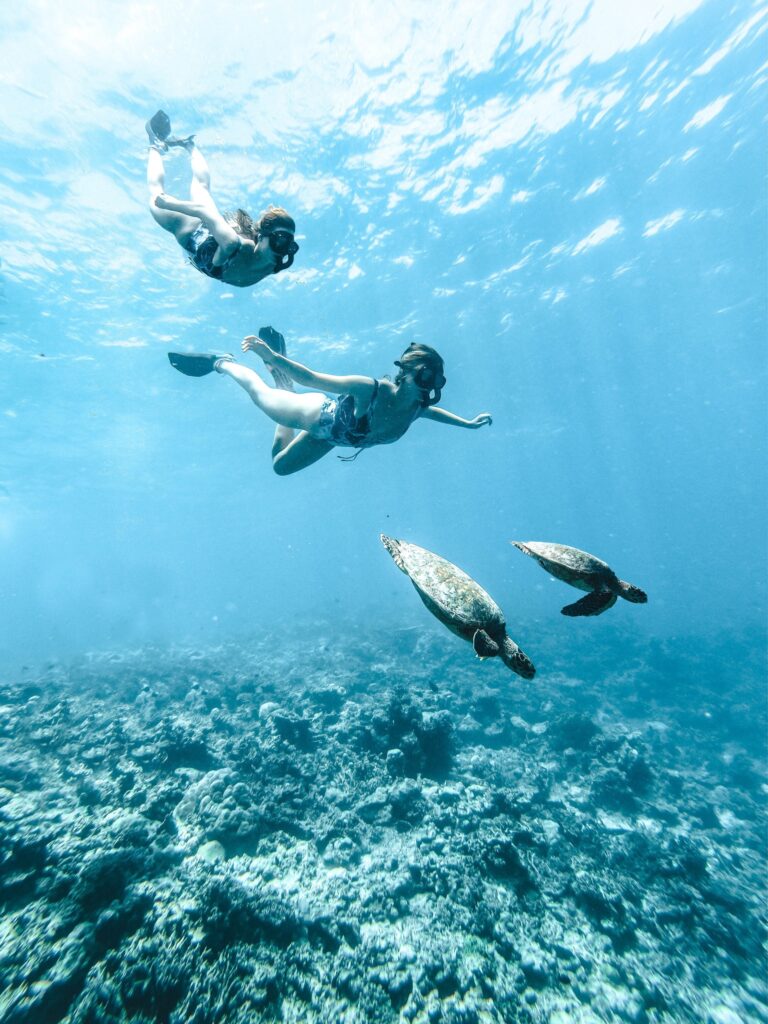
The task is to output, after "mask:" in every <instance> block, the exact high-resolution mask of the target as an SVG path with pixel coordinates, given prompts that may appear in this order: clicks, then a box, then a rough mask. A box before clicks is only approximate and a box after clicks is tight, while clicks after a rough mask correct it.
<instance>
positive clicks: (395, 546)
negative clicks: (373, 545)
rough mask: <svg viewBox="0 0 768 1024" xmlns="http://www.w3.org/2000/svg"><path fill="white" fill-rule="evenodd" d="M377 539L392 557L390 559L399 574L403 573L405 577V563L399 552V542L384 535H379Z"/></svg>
mask: <svg viewBox="0 0 768 1024" xmlns="http://www.w3.org/2000/svg"><path fill="white" fill-rule="evenodd" d="M379 539H380V540H381V543H382V544H383V545H384V547H385V548H386V549H387V551H388V552H389V553H390V555H392V559H393V561H394V563H395V565H396V566H397V568H398V569H399V570H400V572H404V573H405V574H406V576H407V575H408V570H407V569H406V567H405V562H404V561H403V556H402V554H401V552H400V541H399V540H395V538H394V537H388V536H387V535H386V534H385V533H380V534H379Z"/></svg>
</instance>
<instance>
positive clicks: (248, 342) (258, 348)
mask: <svg viewBox="0 0 768 1024" xmlns="http://www.w3.org/2000/svg"><path fill="white" fill-rule="evenodd" d="M240 348H241V349H242V350H243V352H255V353H256V355H257V356H258V357H259V358H260V359H263V360H264V362H265V363H266V364H267V366H272V365H273V363H274V362H275V352H274V351H273V349H271V348H270V347H269V345H268V344H267V343H266V341H262V340H261V338H257V337H256V335H255V334H249V335H248V336H247V337H245V338H243V340H242V341H241V342H240Z"/></svg>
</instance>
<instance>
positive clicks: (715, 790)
mask: <svg viewBox="0 0 768 1024" xmlns="http://www.w3.org/2000/svg"><path fill="white" fill-rule="evenodd" d="M304 637H305V638H304V639H302V640H301V641H299V640H296V639H295V638H292V639H291V638H288V637H285V638H282V639H281V642H280V643H279V644H277V643H275V644H268V643H267V642H266V641H261V642H256V641H254V642H253V643H252V644H244V643H243V644H235V643H231V644H227V645H222V646H220V647H217V648H212V649H209V650H199V649H193V648H188V649H184V648H177V649H174V650H165V649H151V648H148V649H144V650H140V651H134V652H130V653H128V652H112V653H109V654H100V655H96V654H94V655H90V656H88V657H86V658H83V659H82V660H80V661H79V662H78V663H77V664H73V665H69V666H63V665H52V666H49V667H48V668H46V669H44V670H41V671H40V672H38V673H27V674H26V676H25V678H24V679H23V680H21V681H18V682H14V681H6V682H5V683H4V684H3V685H2V686H1V687H0V705H1V707H0V901H1V902H2V910H1V911H0V913H1V916H0V1019H1V1020H2V1021H3V1024H40V1022H49V1021H50V1022H55V1021H63V1022H67V1024H97V1022H98V1024H104V1022H115V1024H118V1022H128V1021H135V1022H137V1024H138V1022H142V1024H145V1022H149V1021H162V1022H167V1024H187V1022H189V1024H214V1022H215V1024H222V1022H226V1024H229V1022H232V1024H241V1022H242V1024H244V1022H246V1021H247V1022H249V1024H253V1022H261V1021H263V1022H271V1021H286V1022H297V1024H298V1022H302V1024H310V1022H318V1024H319V1022H331V1021H332V1022H340V1024H363V1022H372V1024H387V1022H393V1024H394V1022H399V1021H409V1022H413V1024H437V1022H440V1024H480V1022H483V1024H490V1022H494V1024H496V1022H542V1024H543V1022H545V1021H547V1022H553V1024H558V1022H559V1024H565V1022H568V1021H578V1022H584V1024H588V1022H599V1021H616V1022H619V1021H622V1022H623V1021H637V1022H656V1021H658V1022H668V1024H673V1022H679V1021H682V1020H701V1021H708V1022H711V1024H739V1022H744V1024H746V1022H751V1021H768V1008H767V1000H768V988H767V987H766V984H765V980H764V974H763V970H762V967H763V964H764V960H763V957H764V937H765V916H766V915H765V907H764V904H763V902H762V899H761V890H762V885H763V881H764V869H765V847H764V836H763V834H762V832H761V825H760V820H761V815H763V816H764V814H765V803H766V795H767V794H768V787H766V785H765V771H764V769H765V766H764V761H763V758H764V753H765V751H764V740H763V733H762V730H763V729H764V728H765V723H764V720H763V719H762V717H761V715H762V713H763V712H764V708H763V702H762V698H761V694H760V686H761V683H760V678H759V673H758V672H756V673H754V674H751V673H750V672H747V671H745V673H744V674H743V677H742V678H741V679H739V680H737V681H735V682H733V683H731V684H729V696H728V710H726V709H724V708H723V698H722V695H721V694H720V693H718V689H717V685H716V682H715V681H714V680H708V679H706V678H703V677H702V676H701V674H700V673H698V671H697V663H695V662H691V664H690V666H687V667H686V665H684V664H683V665H682V666H681V667H680V669H679V675H678V683H677V685H676V688H675V692H674V694H671V693H670V690H669V688H668V687H664V686H661V685H659V683H658V677H657V673H656V671H655V668H654V657H658V655H654V656H651V655H650V654H648V655H647V657H646V653H645V652H644V651H642V650H641V649H639V648H638V649H636V650H635V651H633V652H630V655H631V658H632V664H634V666H635V667H634V668H633V669H632V670H631V671H630V672H627V671H626V670H623V673H622V674H618V673H617V674H611V673H610V672H606V671H605V669H604V667H598V666H597V665H589V666H588V671H585V672H584V673H583V677H582V678H578V679H576V678H573V677H571V676H569V675H567V674H566V672H565V671H555V672H553V673H551V674H550V676H549V677H547V676H546V675H545V674H544V673H542V675H541V678H540V679H539V680H537V682H536V683H534V684H520V683H517V682H514V683H512V684H510V682H509V679H508V674H505V673H504V672H502V671H494V666H493V665H490V666H488V665H483V666H474V665H472V664H471V663H470V664H468V663H467V660H466V658H465V657H464V654H465V652H464V651H463V650H462V651H461V656H460V657H457V658H456V659H455V662H454V661H453V660H452V658H451V657H450V653H449V656H448V657H445V656H444V657H432V656H431V653H432V652H428V651H426V650H425V648H424V644H426V643H428V641H419V643H421V644H422V646H421V647H419V646H418V644H417V645H416V646H414V642H413V640H412V639H409V635H408V634H404V635H399V634H384V633H382V634H381V635H377V634H369V635H368V639H367V640H366V641H364V642H360V643H358V644H356V645H355V648H354V650H352V651H350V650H349V649H348V646H346V645H343V644H342V643H339V644H335V643H334V642H333V641H329V640H327V639H318V638H313V635H312V633H311V631H305V633H304ZM712 642H713V648H714V646H715V645H716V641H715V640H714V639H713V641H712ZM625 653H626V652H625ZM428 655H429V656H428ZM544 660H545V659H542V663H543V662H544ZM588 660H589V659H588V658H586V657H585V662H588ZM626 660H627V661H629V660H630V659H629V657H627V659H626ZM734 708H741V709H742V711H741V713H738V712H737V711H734ZM763 821H764V817H763Z"/></svg>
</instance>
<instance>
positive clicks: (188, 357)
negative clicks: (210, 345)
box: [168, 352, 234, 377]
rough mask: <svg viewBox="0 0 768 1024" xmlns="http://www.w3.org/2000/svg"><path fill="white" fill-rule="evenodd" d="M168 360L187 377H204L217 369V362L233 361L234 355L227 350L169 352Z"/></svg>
mask: <svg viewBox="0 0 768 1024" xmlns="http://www.w3.org/2000/svg"><path fill="white" fill-rule="evenodd" d="M168 360H169V362H170V364H171V366H172V367H173V368H174V369H175V370H178V371H179V373H185V374H186V375H187V376H188V377H205V376H206V374H209V373H213V371H214V370H218V368H219V367H218V364H219V363H227V362H229V363H232V362H234V356H231V355H230V354H229V353H228V352H213V353H210V352H169V353H168Z"/></svg>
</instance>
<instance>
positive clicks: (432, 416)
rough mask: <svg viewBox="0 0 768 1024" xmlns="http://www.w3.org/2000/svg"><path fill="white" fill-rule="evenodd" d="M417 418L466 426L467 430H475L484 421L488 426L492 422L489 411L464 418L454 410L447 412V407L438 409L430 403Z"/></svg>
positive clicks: (455, 425)
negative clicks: (468, 418) (470, 417)
mask: <svg viewBox="0 0 768 1024" xmlns="http://www.w3.org/2000/svg"><path fill="white" fill-rule="evenodd" d="M419 419H422V420H434V421H435V422H436V423H447V424H448V425H449V426H452V427H467V428H468V429H469V430H477V429H478V427H483V426H485V424H486V423H487V424H488V425H489V426H490V425H491V423H493V419H492V418H491V414H490V413H489V412H481V413H480V414H479V415H478V416H475V418H474V419H473V420H465V419H464V417H463V416H457V415H456V413H455V412H448V410H447V409H440V408H438V406H436V405H430V406H429V408H427V409H425V410H424V412H423V413H422V414H421V416H420V417H419Z"/></svg>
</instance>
